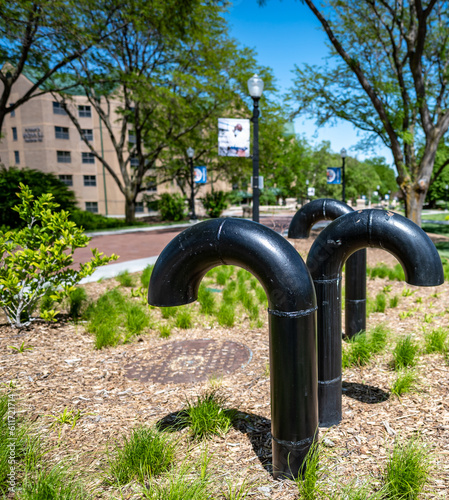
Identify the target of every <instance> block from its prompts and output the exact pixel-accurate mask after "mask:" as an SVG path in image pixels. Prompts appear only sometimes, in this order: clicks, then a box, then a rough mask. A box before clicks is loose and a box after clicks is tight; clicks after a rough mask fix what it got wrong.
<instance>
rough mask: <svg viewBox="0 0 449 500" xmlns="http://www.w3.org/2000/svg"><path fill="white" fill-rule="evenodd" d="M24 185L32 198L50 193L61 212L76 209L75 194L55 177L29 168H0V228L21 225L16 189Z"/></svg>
mask: <svg viewBox="0 0 449 500" xmlns="http://www.w3.org/2000/svg"><path fill="white" fill-rule="evenodd" d="M20 183H22V184H25V185H27V186H28V188H29V189H30V190H31V192H32V193H33V195H34V196H36V197H39V196H41V195H43V194H45V193H51V194H52V196H53V200H54V202H55V203H57V204H58V205H59V207H60V208H61V210H67V211H69V212H71V211H73V210H74V209H75V207H76V198H75V193H74V192H73V191H72V190H70V189H69V188H68V187H67V186H66V185H65V184H64V183H63V182H61V181H60V180H59V179H58V178H57V177H56V176H55V175H53V174H48V173H44V172H40V171H38V170H33V169H29V168H23V169H20V168H17V167H9V168H6V167H4V166H0V193H1V194H2V195H1V197H0V226H2V225H5V226H9V227H11V228H17V227H19V226H21V225H23V224H24V223H23V221H22V220H21V218H20V215H19V213H18V212H17V210H13V207H14V206H15V205H16V204H17V196H16V193H17V187H18V186H19V185H20Z"/></svg>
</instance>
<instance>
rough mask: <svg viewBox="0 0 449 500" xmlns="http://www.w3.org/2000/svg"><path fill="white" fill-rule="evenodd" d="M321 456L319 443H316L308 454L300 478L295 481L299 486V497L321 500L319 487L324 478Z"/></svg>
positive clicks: (308, 499)
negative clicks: (321, 479) (321, 468)
mask: <svg viewBox="0 0 449 500" xmlns="http://www.w3.org/2000/svg"><path fill="white" fill-rule="evenodd" d="M321 455H322V453H321V448H320V445H319V443H318V441H314V442H313V443H312V446H311V447H310V449H309V451H308V452H307V456H306V459H305V462H304V463H303V465H302V467H301V469H300V471H299V474H298V477H297V478H295V479H294V480H295V483H296V485H297V486H298V491H299V497H300V498H303V499H304V500H315V499H317V498H320V497H319V495H320V494H321V493H322V489H321V488H320V486H319V479H320V478H321V476H322V471H320V456H321Z"/></svg>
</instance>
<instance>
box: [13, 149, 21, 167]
mask: <svg viewBox="0 0 449 500" xmlns="http://www.w3.org/2000/svg"><path fill="white" fill-rule="evenodd" d="M14 162H15V164H16V165H19V163H20V154H19V152H18V151H14Z"/></svg>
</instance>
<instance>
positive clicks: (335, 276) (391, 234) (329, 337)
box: [307, 210, 444, 427]
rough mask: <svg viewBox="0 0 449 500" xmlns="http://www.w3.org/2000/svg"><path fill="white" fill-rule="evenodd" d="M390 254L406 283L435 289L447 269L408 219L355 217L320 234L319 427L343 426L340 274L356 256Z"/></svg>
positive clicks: (316, 268)
mask: <svg viewBox="0 0 449 500" xmlns="http://www.w3.org/2000/svg"><path fill="white" fill-rule="evenodd" d="M365 247H374V248H381V249H383V250H387V251H388V252H390V253H392V254H393V255H394V256H395V257H396V258H397V259H398V260H399V262H400V263H401V265H402V267H403V269H404V272H405V279H406V281H407V283H410V284H411V285H417V286H436V285H441V284H442V283H443V282H444V273H443V266H442V264H441V260H440V257H439V255H438V252H437V250H436V248H435V246H434V244H433V243H432V241H431V240H430V238H429V237H428V236H427V234H426V233H425V232H424V231H423V230H422V229H421V228H420V227H418V226H417V225H416V224H414V223H413V222H412V221H410V220H409V219H406V218H405V217H402V216H401V215H398V214H395V213H393V212H386V211H384V210H361V211H358V212H351V213H348V214H346V215H343V216H342V217H339V218H338V219H336V220H334V221H333V222H331V223H330V224H329V226H327V227H326V228H325V229H323V231H322V232H321V233H320V234H319V236H318V237H317V239H316V240H315V242H314V243H313V245H312V247H311V249H310V251H309V255H308V258H307V266H308V268H309V270H310V272H311V274H312V278H313V281H314V283H315V291H316V295H317V303H318V317H317V323H318V408H319V420H320V425H321V426H324V427H329V426H331V425H334V424H338V423H339V422H340V421H341V385H342V384H341V373H342V368H341V354H342V346H341V272H342V267H343V264H344V262H345V260H346V259H347V258H348V257H349V256H350V255H351V254H352V253H354V252H356V251H357V250H360V249H361V248H365Z"/></svg>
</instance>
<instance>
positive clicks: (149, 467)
mask: <svg viewBox="0 0 449 500" xmlns="http://www.w3.org/2000/svg"><path fill="white" fill-rule="evenodd" d="M175 450H176V443H175V442H174V441H173V439H172V438H170V436H169V435H167V434H164V433H163V432H161V431H159V430H157V429H154V428H151V427H150V428H149V427H136V428H134V429H132V430H131V434H130V436H129V437H127V436H124V437H123V442H122V443H115V444H114V446H113V450H112V452H108V461H109V470H108V482H110V483H111V484H122V485H123V484H128V483H129V482H131V481H133V480H137V481H139V482H140V483H142V484H144V483H145V482H146V481H147V480H148V479H149V478H151V477H154V476H158V475H159V474H161V473H163V472H167V471H169V470H170V468H171V467H172V464H173V461H174V458H175ZM111 478H112V479H111Z"/></svg>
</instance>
